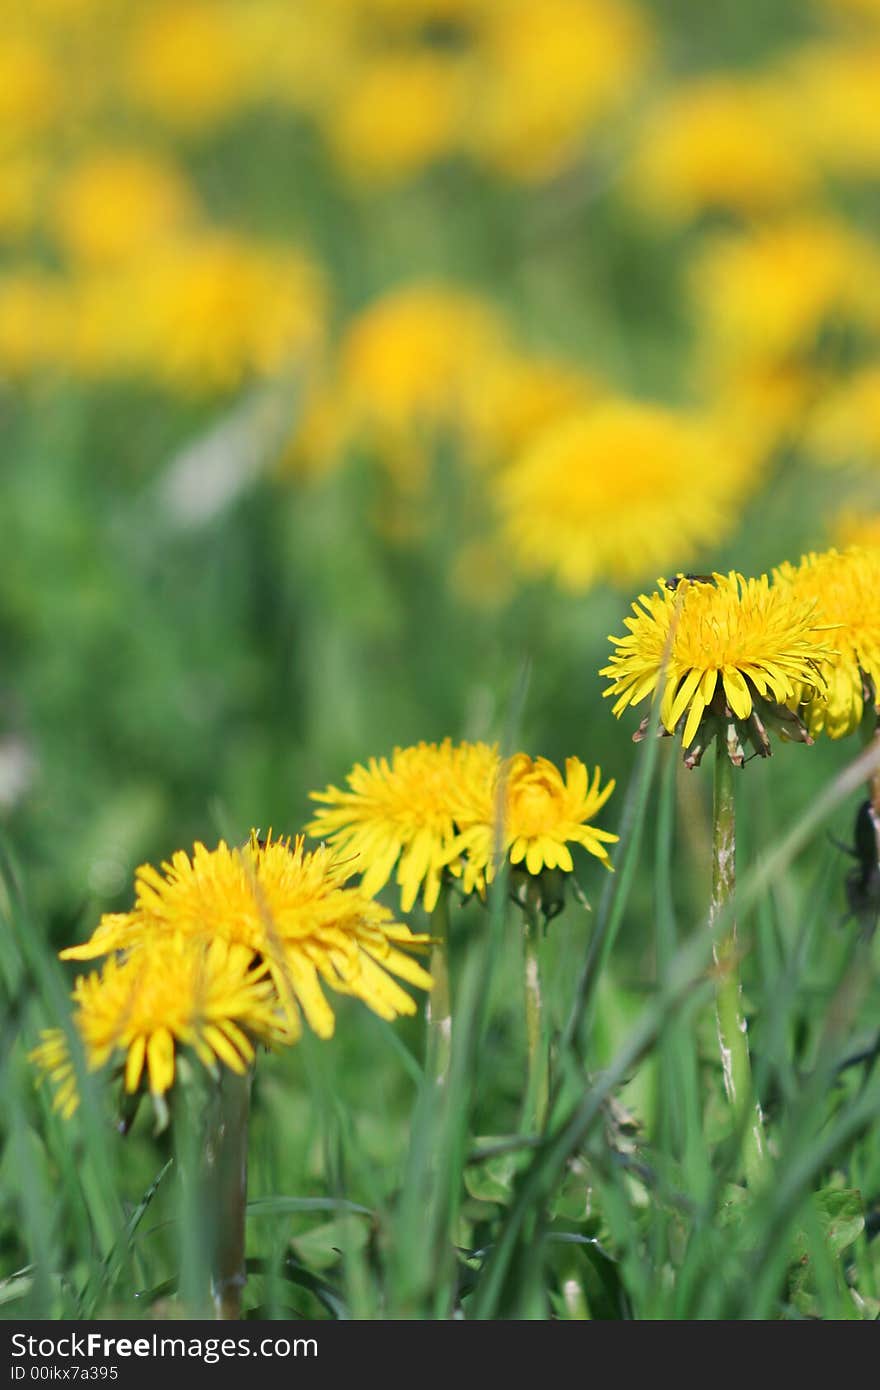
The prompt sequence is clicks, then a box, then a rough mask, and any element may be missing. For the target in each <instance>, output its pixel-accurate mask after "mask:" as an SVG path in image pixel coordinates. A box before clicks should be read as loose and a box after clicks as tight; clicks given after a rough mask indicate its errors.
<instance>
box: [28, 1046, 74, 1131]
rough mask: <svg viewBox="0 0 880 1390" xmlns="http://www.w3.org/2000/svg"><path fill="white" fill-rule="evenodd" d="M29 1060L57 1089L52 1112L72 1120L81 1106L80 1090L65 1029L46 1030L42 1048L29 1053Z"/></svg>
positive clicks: (53, 1098)
mask: <svg viewBox="0 0 880 1390" xmlns="http://www.w3.org/2000/svg"><path fill="white" fill-rule="evenodd" d="M28 1061H29V1062H32V1063H33V1065H34V1066H35V1067H36V1068H37V1069H38V1071H39V1072H40V1073H41V1074H42V1076H46V1077H48V1078H49V1080H50V1081H51V1083H52V1085H53V1086H54V1088H55V1094H54V1095H53V1097H52V1109H53V1110H57V1111H58V1112H59V1114H60V1115H61V1116H62V1117H63V1118H64V1119H65V1120H69V1119H70V1117H71V1115H73V1114H75V1112H76V1110H77V1108H78V1106H79V1089H78V1087H77V1084H76V1067H75V1066H74V1064H73V1058H72V1057H71V1055H70V1048H69V1047H68V1045H67V1038H66V1036H65V1034H64V1030H63V1028H44V1029H43V1030H42V1031H41V1033H40V1041H39V1043H38V1045H37V1046H36V1047H35V1048H33V1049H32V1050H31V1051H30V1052H29V1053H28Z"/></svg>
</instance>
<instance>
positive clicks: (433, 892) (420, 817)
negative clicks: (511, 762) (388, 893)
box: [306, 738, 497, 912]
mask: <svg viewBox="0 0 880 1390" xmlns="http://www.w3.org/2000/svg"><path fill="white" fill-rule="evenodd" d="M496 763H497V753H496V751H495V749H494V748H492V747H490V746H489V745H488V744H484V743H475V744H467V743H463V744H458V745H453V743H452V740H451V739H449V738H447V739H444V741H443V742H442V743H440V744H436V743H419V744H416V745H415V746H414V747H412V748H395V750H394V752H393V753H392V755H391V758H390V759H388V758H371V759H370V760H369V762H368V764H367V766H366V767H364V766H363V765H362V764H361V763H356V764H355V766H354V768H353V769H352V771H351V772H350V773H349V774H348V777H347V779H346V780H347V782H348V786H349V788H350V790H348V791H342V790H340V789H339V788H338V787H332V786H331V787H328V788H327V789H326V790H325V791H323V792H312V793H310V795H311V797H312V799H313V800H314V801H319V802H321V803H323V804H322V805H321V806H320V808H319V810H318V812H317V814H316V816H315V818H314V820H313V821H312V822H311V823H310V824H309V825H308V826H307V827H306V829H307V830H308V833H309V834H310V835H316V836H321V837H322V838H323V839H325V840H327V841H328V843H329V844H331V845H333V847H334V848H335V850H336V852H337V854H338V855H339V857H340V858H341V859H345V860H347V859H348V857H349V856H352V859H353V864H352V867H353V868H354V869H355V870H356V871H357V872H359V873H361V874H363V878H362V880H361V888H362V890H363V892H364V893H365V894H368V895H370V896H372V895H373V894H374V893H378V892H379V890H380V889H381V888H383V887H384V885H385V884H386V883H387V882H388V880H389V879H390V877H391V875H392V873H393V872H394V869H395V866H396V869H397V872H396V874H395V882H396V883H397V884H398V886H399V887H400V890H401V906H402V908H403V911H404V912H409V911H410V909H411V908H412V907H413V906H414V904H415V901H416V899H417V898H418V896H419V894H420V893H421V894H422V896H423V901H424V905H425V908H426V909H427V911H428V912H431V911H433V909H434V907H435V906H436V904H437V898H438V896H439V893H440V884H441V880H442V877H443V871H444V869H445V868H447V867H448V866H449V864H450V858H451V856H450V845H451V844H452V842H453V839H454V837H455V833H456V829H455V809H456V807H457V806H458V805H460V804H461V802H462V800H463V799H464V798H465V797H466V796H467V795H468V789H469V788H471V787H473V786H480V785H482V784H483V783H484V782H487V781H488V782H491V779H492V773H493V771H494V768H495V765H496Z"/></svg>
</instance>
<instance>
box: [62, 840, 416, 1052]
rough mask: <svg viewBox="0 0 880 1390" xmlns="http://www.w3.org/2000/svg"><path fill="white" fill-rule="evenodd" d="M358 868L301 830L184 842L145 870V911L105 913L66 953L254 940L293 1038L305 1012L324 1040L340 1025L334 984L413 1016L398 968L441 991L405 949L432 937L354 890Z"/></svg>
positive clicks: (138, 907)
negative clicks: (235, 843) (310, 844)
mask: <svg viewBox="0 0 880 1390" xmlns="http://www.w3.org/2000/svg"><path fill="white" fill-rule="evenodd" d="M352 872H353V865H351V864H343V863H340V861H339V859H338V858H337V856H335V855H334V854H333V853H332V852H331V851H330V850H328V849H327V848H325V847H324V846H321V847H320V848H318V849H317V850H315V851H313V852H312V853H310V854H307V853H305V851H304V848H303V841H302V839H301V838H300V839H298V840H297V841H296V842H295V844H294V845H293V846H292V847H291V845H290V842H289V841H288V840H275V841H273V840H271V838H270V839H269V840H268V842H260V841H258V840H257V839H256V837H255V836H252V838H251V840H250V842H249V844H247V845H246V846H244V848H242V849H230V848H229V846H228V845H226V844H225V843H224V842H223V841H222V840H221V842H220V844H219V845H218V846H217V848H216V849H215V850H208V849H206V848H205V846H204V845H202V844H197V845H196V846H195V849H194V851H193V855H192V858H190V856H189V855H188V854H186V853H184V852H183V851H182V850H181V851H179V852H178V853H176V854H175V855H173V856H172V859H171V862H170V863H167V864H163V865H162V870H161V872H160V871H158V870H156V869H154V868H153V867H152V866H151V865H149V864H145V865H143V866H142V867H141V868H140V869H138V872H137V876H136V881H135V889H136V902H135V907H134V909H133V910H132V911H131V912H130V913H121V914H112V915H109V916H106V917H104V918H102V920H101V922H100V923H99V925H98V927H97V929H96V931H95V933H94V935H93V937H92V939H91V941H89V942H87V943H86V944H85V945H83V946H77V947H72V948H70V949H68V950H66V951H63V952H62V953H61V954H62V958H63V959H67V960H89V959H91V958H93V957H95V956H100V955H106V954H108V953H109V952H113V951H117V950H126V951H134V950H136V949H139V948H140V947H141V946H142V945H144V943H148V944H149V947H150V949H151V950H152V951H154V952H155V953H156V954H157V955H161V952H162V950H164V949H165V947H164V944H163V943H167V942H168V941H170V940H172V939H173V938H174V937H175V936H183V937H185V938H193V939H195V940H197V941H200V942H202V943H203V945H204V944H205V943H211V942H213V941H215V940H219V941H221V942H224V943H226V944H227V945H228V946H229V947H230V948H231V947H233V946H235V947H239V946H240V947H244V948H246V949H247V950H248V951H249V952H250V953H251V955H252V956H254V957H256V958H257V959H258V960H260V961H261V962H263V963H264V964H265V966H266V968H267V969H268V972H269V976H270V978H271V981H272V984H273V987H274V998H275V1001H276V1003H277V1005H278V1008H279V1012H280V1014H281V1016H282V1017H283V1020H284V1025H285V1028H286V1030H287V1033H288V1038H289V1040H290V1041H293V1040H295V1039H296V1038H297V1037H298V1036H299V1034H300V1031H301V1016H304V1017H305V1019H306V1021H307V1023H308V1024H309V1026H310V1027H311V1028H312V1030H313V1031H314V1032H315V1033H317V1034H318V1036H319V1037H324V1038H326V1037H330V1036H331V1034H332V1033H333V1029H334V1023H335V1019H334V1014H333V1010H332V1009H331V1007H330V1005H329V1003H328V1002H327V998H326V995H325V993H324V989H323V988H322V985H323V986H329V988H330V989H333V990H336V991H337V992H338V993H341V994H350V995H354V996H355V997H356V998H358V999H362V1000H363V1001H364V1003H366V1004H367V1005H368V1006H369V1007H370V1008H371V1009H373V1011H374V1012H375V1013H378V1014H379V1015H380V1016H381V1017H382V1018H386V1019H392V1018H395V1017H397V1015H398V1014H412V1013H414V1012H415V1007H416V1006H415V1003H414V1001H413V999H412V998H411V997H410V995H408V994H407V993H406V991H405V990H403V989H401V987H400V986H399V985H398V984H397V982H396V981H395V980H394V979H393V978H392V977H393V976H395V975H396V976H398V977H399V978H401V979H403V980H406V981H407V982H408V983H409V984H412V985H415V986H417V987H419V988H423V989H428V988H430V985H431V979H430V976H429V975H428V974H427V973H426V972H425V971H424V970H423V969H422V967H421V966H420V965H418V964H417V963H416V962H415V961H414V960H412V959H411V958H410V956H408V955H406V954H405V949H406V948H412V947H419V946H420V945H423V944H424V943H425V942H426V940H427V938H425V937H420V936H414V935H413V934H412V933H411V932H410V931H409V929H408V928H407V927H405V926H402V925H400V924H398V923H396V922H394V920H393V918H392V915H391V913H390V912H389V911H388V909H387V908H385V907H382V906H381V905H380V904H379V903H375V902H373V901H372V900H371V898H370V897H369V896H368V895H367V894H366V893H365V892H364V891H363V890H362V889H359V888H347V887H345V886H344V885H345V881H346V879H348V878H349V877H350V876H351V874H352ZM401 947H402V948H404V949H401Z"/></svg>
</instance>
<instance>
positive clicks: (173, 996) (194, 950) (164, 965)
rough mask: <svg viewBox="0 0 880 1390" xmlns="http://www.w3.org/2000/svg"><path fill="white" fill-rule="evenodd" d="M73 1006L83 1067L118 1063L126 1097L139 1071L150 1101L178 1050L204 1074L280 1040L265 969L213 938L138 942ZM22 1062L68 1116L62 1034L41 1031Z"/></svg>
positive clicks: (240, 1065) (79, 993) (72, 1100)
mask: <svg viewBox="0 0 880 1390" xmlns="http://www.w3.org/2000/svg"><path fill="white" fill-rule="evenodd" d="M73 1000H74V1004H75V1011H74V1026H75V1027H76V1029H77V1032H78V1033H79V1034H80V1037H81V1039H82V1042H83V1047H84V1051H85V1060H86V1065H87V1066H88V1068H89V1070H97V1069H98V1068H100V1067H103V1066H104V1065H105V1064H107V1063H110V1062H113V1063H121V1064H122V1065H123V1075H124V1084H125V1089H126V1091H128V1092H131V1093H134V1092H135V1091H137V1089H138V1088H139V1086H140V1084H141V1081H142V1079H143V1077H144V1075H146V1078H147V1084H148V1088H149V1090H150V1092H151V1093H152V1094H153V1095H162V1094H163V1093H164V1092H165V1091H167V1090H169V1089H170V1088H171V1086H172V1085H173V1083H174V1076H175V1064H176V1056H177V1053H178V1050H179V1049H180V1048H181V1047H188V1048H191V1049H192V1050H193V1052H194V1053H195V1055H196V1057H197V1058H198V1059H199V1061H200V1062H201V1063H202V1064H203V1065H204V1066H206V1067H208V1068H212V1067H213V1066H214V1065H215V1063H216V1062H222V1063H223V1065H224V1066H227V1067H229V1068H231V1070H233V1071H236V1072H239V1073H241V1072H244V1071H245V1070H246V1068H247V1066H248V1065H249V1064H250V1063H251V1062H252V1061H253V1059H254V1049H255V1044H256V1043H258V1042H262V1043H266V1044H271V1043H273V1042H283V1041H285V1040H286V1033H285V1029H284V1026H283V1018H282V1017H281V1015H280V1013H279V1011H278V1001H277V995H276V993H275V990H274V988H273V986H272V982H271V980H270V979H269V977H268V969H267V966H266V965H265V964H260V963H259V962H258V961H257V959H256V957H255V956H254V953H253V951H250V950H249V949H248V948H247V947H246V946H242V945H235V944H230V943H228V942H226V941H222V940H220V939H219V938H214V939H213V940H211V941H205V940H204V939H203V938H201V937H196V936H186V935H182V934H171V935H170V936H167V937H162V938H161V939H157V938H155V937H149V936H145V937H143V938H142V939H141V941H140V942H139V943H138V944H137V945H135V946H134V947H133V948H132V949H131V950H130V951H129V952H128V953H127V954H126V955H125V957H124V958H123V959H119V958H117V957H116V956H111V957H110V959H109V960H107V961H106V962H105V964H104V966H103V968H102V969H101V970H100V971H94V972H92V974H90V975H83V976H80V977H79V979H78V980H77V982H76V985H75V987H74V991H73ZM31 1058H32V1060H33V1061H34V1062H36V1063H37V1065H38V1066H39V1067H40V1068H41V1069H42V1070H43V1071H44V1072H46V1073H47V1074H48V1075H49V1076H50V1078H51V1079H52V1081H53V1082H54V1083H55V1086H56V1094H55V1099H54V1105H55V1108H56V1109H59V1110H61V1112H62V1114H64V1115H65V1116H67V1115H70V1114H72V1113H73V1111H74V1110H75V1109H76V1105H77V1102H78V1096H77V1090H76V1079H75V1074H74V1068H73V1063H72V1060H71V1058H70V1056H69V1053H68V1049H67V1042H66V1039H65V1038H64V1035H63V1033H61V1031H60V1030H59V1029H50V1030H47V1032H46V1033H44V1034H43V1038H42V1041H41V1043H40V1045H39V1046H38V1047H37V1048H36V1049H35V1050H34V1052H33V1053H32V1054H31Z"/></svg>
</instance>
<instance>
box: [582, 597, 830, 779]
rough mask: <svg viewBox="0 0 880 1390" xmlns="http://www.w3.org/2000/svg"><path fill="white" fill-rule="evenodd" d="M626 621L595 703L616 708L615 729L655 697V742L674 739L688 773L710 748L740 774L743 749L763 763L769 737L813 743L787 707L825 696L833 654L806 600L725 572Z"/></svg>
mask: <svg viewBox="0 0 880 1390" xmlns="http://www.w3.org/2000/svg"><path fill="white" fill-rule="evenodd" d="M632 612H633V616H632V617H628V618H625V619H624V625H625V626H626V628H627V629H628V631H627V633H626V636H624V637H612V638H610V641H611V642H612V644H613V645H614V647H615V651H614V653H613V655H612V657H611V661H610V663H609V665H608V666H605V667H603V668H602V670H601V671H600V672H599V674H600V675H602V676H606V677H607V678H608V679H609V680H610V681H611V684H610V685H609V686H608V688H607V689H606V690H605V691H603V694H604V695H605V696H610V697H611V698H612V699H614V701H615V703H614V706H613V713H614V715H615V716H616V717H617V718H618V719H619V718H620V716H621V715H622V714H623V712H624V710H626V709H628V708H629V707H630V706H631V705H637V704H640V703H641V701H642V700H645V699H647V698H648V697H653V696H655V694H656V695H658V696H659V700H660V724H661V726H662V727H661V732H664V733H666V734H670V735H671V734H675V733H678V732H680V733H681V741H682V747H683V749H684V752H685V762H686V763H687V764H688V766H690V767H693V766H696V765H697V764H698V763H699V762H700V760H701V758H702V756H703V753H704V752H705V750H706V748H707V747H708V746H709V744H710V743H711V742H712V740H713V739H717V740H718V747H719V749H723V751H724V754H725V756H727V757H729V759H730V761H731V762H732V763H734V764H735V765H736V766H740V767H741V766H742V764H743V762H744V761H745V752H744V746H745V744H747V743H750V744H751V745H752V747H753V748H754V750H755V752H756V753H758V754H759V755H760V756H761V757H768V756H769V754H770V740H769V738H768V734H767V730H768V728H771V729H774V728H775V729H776V730H778V731H779V732H782V733H784V734H785V736H786V737H787V738H790V739H794V740H795V741H797V742H801V743H810V742H812V740H811V738H810V736H809V732H808V730H807V728H806V726H805V725H804V724H803V723H802V721H801V719H800V718H799V716H798V715H797V713H796V712H795V710H794V709H791V708H789V706H790V705H796V704H797V702H798V698H799V697H800V696H801V695H802V692H804V691H807V692H815V693H816V695H817V696H821V695H822V694H823V693H824V690H825V680H824V678H823V676H822V674H821V670H820V664H821V662H822V660H823V658H825V657H827V656H829V655H830V654H831V647H830V646H829V645H828V644H826V643H825V642H824V641H823V640H822V638H823V637H824V636H826V635H827V634H823V633H821V632H820V630H821V628H822V626H823V625H822V623H821V620H820V619H818V618H817V617H816V616H815V602H814V601H813V600H811V599H806V598H800V597H798V596H797V595H795V594H793V593H790V592H788V591H787V590H784V589H781V588H779V587H778V586H771V584H770V581H769V580H768V578H767V576H766V575H761V576H760V578H758V579H746V578H745V577H744V576H743V575H741V574H737V573H736V572H735V571H733V570H732V571H731V572H730V573H729V574H726V575H724V574H715V575H713V576H712V577H711V578H709V579H708V581H707V582H703V581H701V580H691V579H688V578H684V579H682V580H681V582H680V583H678V584H677V585H676V587H675V588H674V589H671V588H669V587H668V586H667V585H665V584H661V585H659V586H658V589H657V591H656V592H654V593H651V594H641V595H640V596H639V598H638V600H637V601H636V602H635V603H633V605H632ZM647 723H648V720H647V718H646V719H645V720H644V721H643V724H642V728H641V730H640V734H642V733H644V730H645V728H646V727H647ZM637 737H638V735H637Z"/></svg>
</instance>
